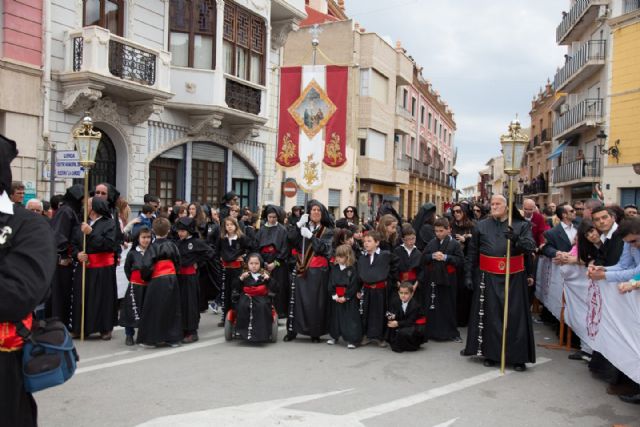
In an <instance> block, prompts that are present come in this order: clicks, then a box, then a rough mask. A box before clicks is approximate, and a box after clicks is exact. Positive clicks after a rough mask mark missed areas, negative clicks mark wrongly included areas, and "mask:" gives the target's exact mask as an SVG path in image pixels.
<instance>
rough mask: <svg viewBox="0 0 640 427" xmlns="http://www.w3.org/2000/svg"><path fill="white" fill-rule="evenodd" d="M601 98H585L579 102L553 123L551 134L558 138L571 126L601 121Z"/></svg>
mask: <svg viewBox="0 0 640 427" xmlns="http://www.w3.org/2000/svg"><path fill="white" fill-rule="evenodd" d="M602 105H603V104H602V98H587V99H585V100H584V101H581V102H579V103H578V104H577V105H575V106H574V107H573V108H571V109H570V110H569V111H567V112H566V113H564V114H562V115H561V116H560V117H558V118H557V119H556V121H555V122H554V123H553V134H554V135H556V136H560V134H562V133H564V132H565V131H567V130H568V129H570V128H572V127H573V126H575V125H577V124H579V123H581V122H584V121H586V120H594V121H601V120H602Z"/></svg>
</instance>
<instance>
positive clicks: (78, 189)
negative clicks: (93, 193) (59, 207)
mask: <svg viewBox="0 0 640 427" xmlns="http://www.w3.org/2000/svg"><path fill="white" fill-rule="evenodd" d="M82 199H84V187H83V186H82V184H75V185H72V186H71V187H69V188H67V191H66V193H64V196H63V197H62V201H63V202H64V204H65V205H67V206H69V207H70V208H71V209H73V210H74V211H75V212H76V213H80V211H81V209H82Z"/></svg>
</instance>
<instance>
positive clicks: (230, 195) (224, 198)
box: [222, 191, 238, 203]
mask: <svg viewBox="0 0 640 427" xmlns="http://www.w3.org/2000/svg"><path fill="white" fill-rule="evenodd" d="M236 197H238V195H237V194H236V193H235V191H229V192H227V193H225V195H224V196H222V203H229V202H230V201H232V200H233V199H235V198H236Z"/></svg>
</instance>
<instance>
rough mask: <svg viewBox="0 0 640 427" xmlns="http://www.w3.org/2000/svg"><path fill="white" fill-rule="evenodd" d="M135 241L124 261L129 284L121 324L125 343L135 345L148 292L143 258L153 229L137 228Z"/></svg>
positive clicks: (149, 243) (123, 304) (121, 314)
mask: <svg viewBox="0 0 640 427" xmlns="http://www.w3.org/2000/svg"><path fill="white" fill-rule="evenodd" d="M134 238H135V242H134V244H133V247H132V248H131V250H130V251H129V253H128V254H127V258H126V259H125V261H124V274H125V275H126V276H127V280H128V281H129V286H128V287H127V291H126V293H125V294H124V300H123V301H122V304H121V305H120V326H124V333H125V337H126V338H125V344H126V345H133V343H134V340H133V336H134V335H135V328H137V327H138V324H139V322H140V317H141V316H142V307H143V306H144V297H145V294H146V292H147V283H146V282H145V281H144V280H142V272H141V269H142V259H143V257H144V253H145V252H146V251H147V249H148V248H149V245H151V230H150V229H149V228H147V227H146V226H143V227H140V228H138V229H137V230H136V234H135V236H134Z"/></svg>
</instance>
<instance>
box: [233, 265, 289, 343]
mask: <svg viewBox="0 0 640 427" xmlns="http://www.w3.org/2000/svg"><path fill="white" fill-rule="evenodd" d="M262 264H263V262H262V257H261V256H260V255H259V254H256V253H254V254H250V255H249V256H248V257H247V267H248V271H245V272H244V273H242V274H241V275H240V277H238V279H237V280H236V283H235V284H236V286H234V291H233V295H232V307H233V313H231V316H227V321H226V322H227V324H229V325H225V337H226V338H227V339H232V338H233V336H234V335H236V336H239V337H241V338H242V339H244V340H247V341H252V342H266V341H272V342H275V341H276V340H277V338H278V337H277V333H278V329H277V328H278V322H277V320H276V319H277V317H275V318H274V310H273V302H272V299H273V293H272V289H271V279H270V277H269V274H267V272H266V271H265V270H263V269H262ZM233 317H235V327H234V328H233V330H232V331H228V329H229V328H230V327H231V326H232V325H231V323H232V322H233ZM228 332H230V334H229V333H228Z"/></svg>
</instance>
